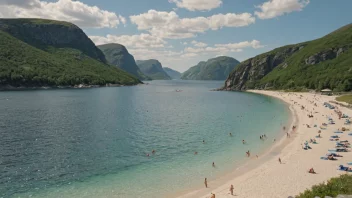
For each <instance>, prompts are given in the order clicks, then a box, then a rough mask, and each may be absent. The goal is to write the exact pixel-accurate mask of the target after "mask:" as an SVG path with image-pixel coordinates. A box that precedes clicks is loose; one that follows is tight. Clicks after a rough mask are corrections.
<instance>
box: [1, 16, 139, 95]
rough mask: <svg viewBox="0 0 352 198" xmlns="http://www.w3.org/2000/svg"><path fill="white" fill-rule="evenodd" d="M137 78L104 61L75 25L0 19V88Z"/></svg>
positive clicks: (127, 81)
mask: <svg viewBox="0 0 352 198" xmlns="http://www.w3.org/2000/svg"><path fill="white" fill-rule="evenodd" d="M109 83H111V84H121V85H131V84H138V83H140V81H139V80H138V79H136V78H135V77H133V76H132V75H130V74H128V73H127V72H125V71H122V70H120V69H118V68H116V67H113V66H111V65H108V64H106V60H105V56H104V55H103V53H102V52H101V51H100V50H99V49H98V48H97V47H96V46H95V45H94V44H93V42H92V41H91V40H90V39H89V38H88V37H87V36H86V35H85V34H84V33H83V31H82V30H81V29H79V28H78V27H77V26H75V25H73V24H71V23H67V22H61V21H53V20H43V19H0V89H7V88H15V87H41V86H49V87H57V86H74V85H78V84H88V85H106V84H109Z"/></svg>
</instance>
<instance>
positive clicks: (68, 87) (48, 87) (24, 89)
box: [0, 82, 144, 92]
mask: <svg viewBox="0 0 352 198" xmlns="http://www.w3.org/2000/svg"><path fill="white" fill-rule="evenodd" d="M143 84H144V83H143V82H141V83H138V84H132V85H122V84H106V85H84V84H80V85H74V86H40V87H14V86H9V85H6V86H0V92H1V91H31V90H57V89H59V90H61V89H92V88H103V87H131V86H137V85H143Z"/></svg>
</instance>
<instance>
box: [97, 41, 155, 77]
mask: <svg viewBox="0 0 352 198" xmlns="http://www.w3.org/2000/svg"><path fill="white" fill-rule="evenodd" d="M98 48H99V49H100V50H101V51H102V52H103V53H104V55H105V57H106V59H107V61H108V62H109V63H110V64H112V65H114V66H116V67H118V68H120V69H122V70H124V71H126V72H128V73H130V74H132V75H134V76H136V77H137V78H139V79H140V80H150V78H149V77H147V76H146V75H144V74H143V72H142V71H141V70H140V69H139V67H138V66H137V64H136V61H135V60H134V57H133V56H132V55H131V54H130V53H129V52H128V51H127V49H126V47H125V46H123V45H121V44H117V43H110V44H105V45H99V46H98Z"/></svg>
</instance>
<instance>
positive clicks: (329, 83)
mask: <svg viewBox="0 0 352 198" xmlns="http://www.w3.org/2000/svg"><path fill="white" fill-rule="evenodd" d="M323 88H330V89H333V90H335V91H350V90H352V25H351V24H350V25H347V26H344V27H342V28H340V29H338V30H336V31H334V32H332V33H330V34H328V35H326V36H324V37H322V38H320V39H316V40H313V41H309V42H305V43H300V44H296V45H289V46H284V47H281V48H278V49H275V50H272V51H270V52H267V53H264V54H261V55H258V56H256V57H254V58H251V59H248V60H246V61H243V62H242V63H241V64H240V65H239V66H238V67H237V68H236V69H235V70H234V71H233V72H232V73H231V74H230V76H229V78H228V79H227V80H226V82H225V86H224V89H228V90H245V89H291V90H302V89H317V90H320V89H323Z"/></svg>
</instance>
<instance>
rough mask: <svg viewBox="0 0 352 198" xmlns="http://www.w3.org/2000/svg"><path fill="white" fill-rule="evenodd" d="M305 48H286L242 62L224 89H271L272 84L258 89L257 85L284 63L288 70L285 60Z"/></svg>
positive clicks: (228, 79)
mask: <svg viewBox="0 0 352 198" xmlns="http://www.w3.org/2000/svg"><path fill="white" fill-rule="evenodd" d="M303 48H304V45H296V46H286V47H283V48H279V49H275V50H273V51H271V52H269V53H265V54H262V55H259V56H256V57H254V58H250V59H248V60H246V61H243V62H241V63H240V64H239V65H238V66H237V68H236V69H235V70H234V71H233V72H232V73H231V74H230V75H229V77H228V78H227V80H226V81H225V87H224V89H225V90H246V89H247V88H251V89H252V88H255V89H265V88H268V87H270V84H267V85H264V87H263V86H260V87H256V86H255V84H256V82H257V81H258V80H260V79H262V78H263V77H264V76H265V75H267V74H268V73H269V72H271V71H272V70H273V69H274V68H275V67H277V66H279V65H280V64H282V63H284V64H283V68H286V67H287V66H288V65H287V63H285V60H286V59H287V58H288V57H290V56H291V55H292V54H294V53H296V52H298V51H299V50H301V49H303Z"/></svg>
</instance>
